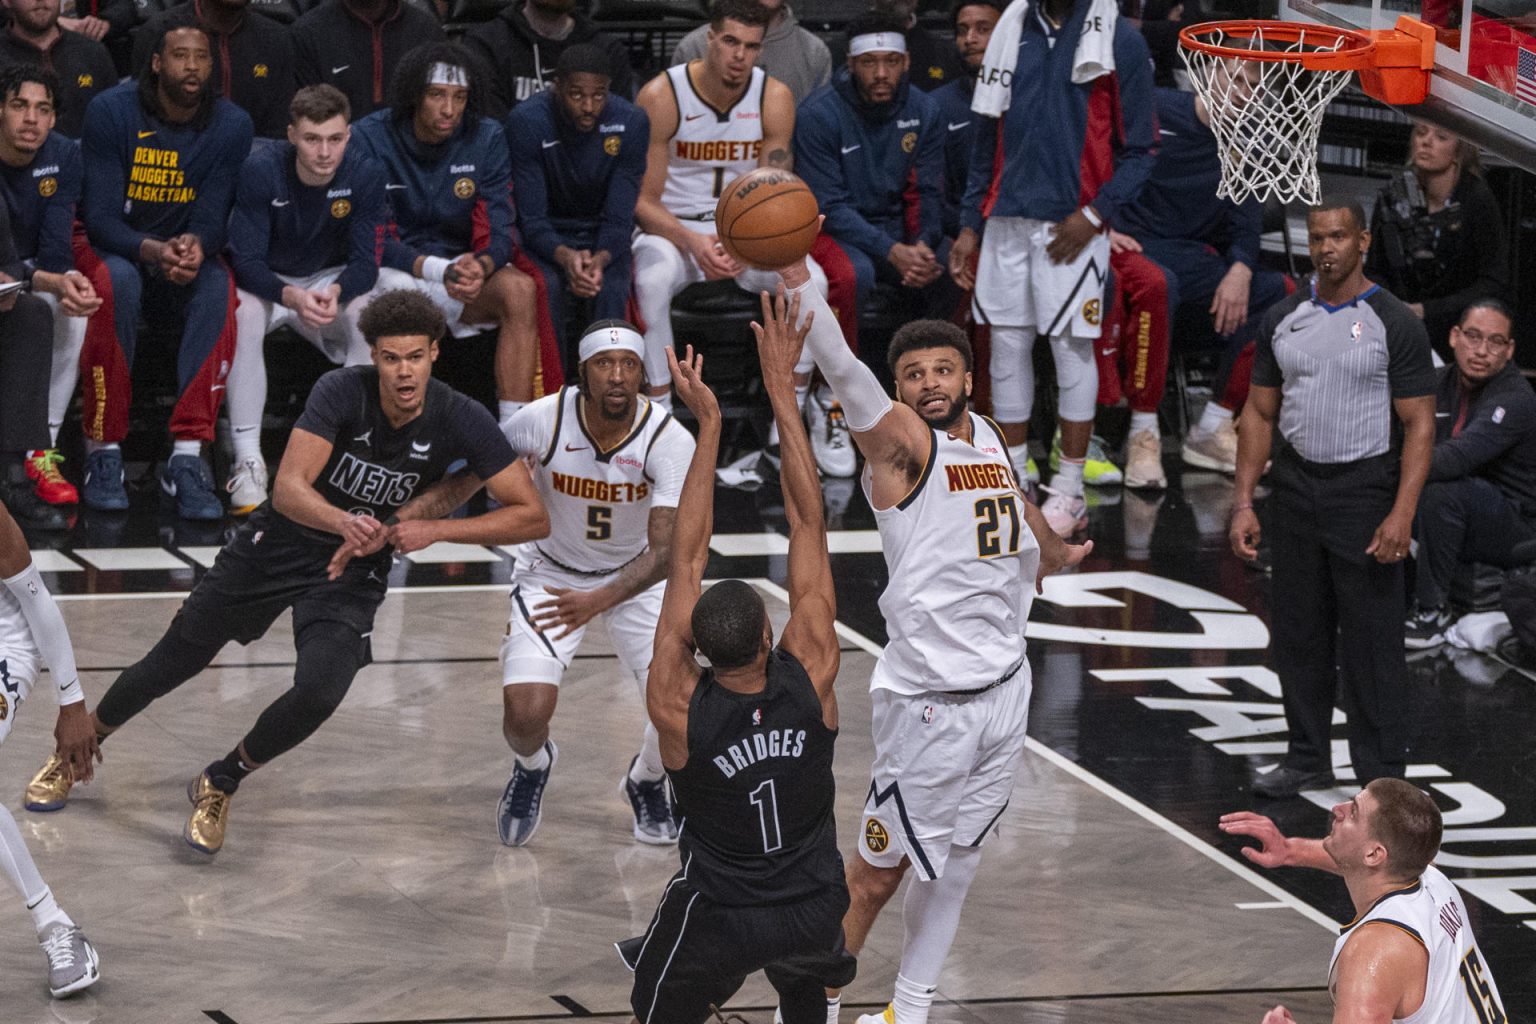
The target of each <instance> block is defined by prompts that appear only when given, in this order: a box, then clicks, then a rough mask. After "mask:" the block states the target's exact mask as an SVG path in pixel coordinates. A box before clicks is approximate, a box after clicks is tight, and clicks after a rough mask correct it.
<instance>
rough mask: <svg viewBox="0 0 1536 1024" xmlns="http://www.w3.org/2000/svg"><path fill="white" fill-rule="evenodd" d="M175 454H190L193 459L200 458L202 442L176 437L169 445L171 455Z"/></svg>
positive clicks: (201, 455)
mask: <svg viewBox="0 0 1536 1024" xmlns="http://www.w3.org/2000/svg"><path fill="white" fill-rule="evenodd" d="M177 455H190V456H192V457H193V458H194V459H200V458H202V457H203V442H201V441H183V440H180V439H179V438H178V439H177V440H176V442H175V443H174V444H172V445H171V457H172V458H174V457H176V456H177Z"/></svg>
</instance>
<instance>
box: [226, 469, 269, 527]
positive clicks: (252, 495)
mask: <svg viewBox="0 0 1536 1024" xmlns="http://www.w3.org/2000/svg"><path fill="white" fill-rule="evenodd" d="M224 489H225V490H226V491H228V492H229V514H230V515H234V516H248V515H250V514H251V513H252V512H254V511H256V509H257V507H258V506H259V505H260V504H261V503H262V502H264V501H266V500H267V464H266V462H264V461H263V460H262V459H261V457H260V456H253V455H248V456H246V457H245V458H243V459H241V460H239V461H238V462H236V463H235V468H234V471H233V472H232V473H231V474H230V476H229V482H228V483H226V484H225V485H224Z"/></svg>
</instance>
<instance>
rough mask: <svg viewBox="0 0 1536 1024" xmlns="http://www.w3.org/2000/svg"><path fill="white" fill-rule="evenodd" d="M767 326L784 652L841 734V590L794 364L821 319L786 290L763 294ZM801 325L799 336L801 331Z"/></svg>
mask: <svg viewBox="0 0 1536 1024" xmlns="http://www.w3.org/2000/svg"><path fill="white" fill-rule="evenodd" d="M762 299H763V322H762V323H760V324H759V323H754V324H753V325H752V333H753V334H756V335H757V353H758V359H759V361H760V362H761V364H762V368H763V384H764V385H765V386H766V387H767V389H768V400H769V402H770V403H771V404H772V406H773V418H774V422H776V423H777V424H778V426H779V447H780V452H781V454H782V456H783V462H782V465H781V468H780V472H779V479H780V481H781V482H782V485H783V488H784V513H785V516H786V517H787V518H788V519H789V622H788V624H787V625H785V627H784V636H783V640H782V646H783V648H784V649H785V650H786V651H788V652H789V653H790V654H793V655H794V656H795V657H796V658H797V659H799V661H800V664H801V665H803V666H805V671H806V673H807V674H808V675H810V677H811V684H812V685H813V686H815V687H816V693H817V695H818V696H820V697H821V704H822V715H823V720H824V721H825V722H826V724H827V728H829V729H835V728H837V700H836V698H835V697H834V696H833V689H832V684H833V683H834V682H836V680H837V669H838V663H839V658H840V657H841V655H840V652H839V650H838V643H837V630H836V629H835V628H834V623H835V622H836V621H837V591H836V588H835V587H833V585H832V565H831V562H830V561H829V559H828V557H827V524H826V522H825V521H824V520H823V519H822V515H821V481H820V479H819V478H818V477H817V475H816V461H815V459H814V458H812V456H811V442H810V439H809V438H808V437H806V435H805V424H804V422H803V421H802V419H801V417H800V408H799V406H798V405H797V404H796V402H795V382H794V369H795V363H796V362H797V361H798V360H799V359H800V347H801V346H802V345H803V344H804V343H805V335H806V332H807V331H809V330H810V329H811V327H812V326H813V324H814V322H815V314H807V315H806V317H805V319H804V320H801V319H800V296H799V295H796V296H795V297H794V298H793V299H788V298H787V297H786V295H785V293H784V288H783V286H782V285H781V286H780V287H779V294H778V296H777V297H776V298H775V299H774V300H772V302H771V303H770V301H769V299H768V293H767V292H764V293H763V295H762ZM796 323H798V324H799V325H800V326H799V328H798V329H797V328H796V327H795V324H796Z"/></svg>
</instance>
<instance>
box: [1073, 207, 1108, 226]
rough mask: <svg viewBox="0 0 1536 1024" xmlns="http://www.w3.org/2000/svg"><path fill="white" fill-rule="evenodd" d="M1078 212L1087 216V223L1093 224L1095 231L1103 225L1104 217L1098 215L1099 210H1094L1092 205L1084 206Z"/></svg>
mask: <svg viewBox="0 0 1536 1024" xmlns="http://www.w3.org/2000/svg"><path fill="white" fill-rule="evenodd" d="M1078 212H1080V213H1081V214H1082V215H1083V216H1084V217H1087V218H1088V223H1089V224H1092V225H1093V227H1094V230H1095V231H1097V230H1098V229H1100V228H1102V227H1103V226H1104V218H1103V217H1100V216H1099V211H1097V210H1095V209H1094V208H1093V207H1091V206H1084V207H1083V208H1082V209H1081V210H1079V211H1078Z"/></svg>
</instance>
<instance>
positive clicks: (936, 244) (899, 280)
mask: <svg viewBox="0 0 1536 1024" xmlns="http://www.w3.org/2000/svg"><path fill="white" fill-rule="evenodd" d="M901 25H902V22H901V20H900V19H898V18H895V17H893V16H891V15H888V14H865V15H862V16H861V17H859V18H856V19H855V20H854V21H853V22H852V23H850V24H849V26H848V39H849V47H848V66H847V67H846V68H841V69H839V70H838V72H837V74H835V75H834V76H833V77H832V83H831V84H830V85H829V86H827V87H826V88H824V89H822V90H820V91H819V92H817V93H816V94H815V95H814V96H812V97H811V98H810V99H808V100H806V101H805V103H804V104H802V105H801V107H800V111H799V113H798V119H797V123H796V125H795V166H796V170H797V171H798V172H799V174H800V176H801V177H802V178H804V179H805V183H806V184H807V185H809V186H810V188H811V191H812V192H814V193H815V194H816V201H817V202H818V203H820V204H821V212H822V214H823V215H824V216H825V217H826V222H825V223H824V224H823V225H822V233H821V237H820V238H818V239H817V242H816V247H815V248H814V249H812V250H811V251H812V254H813V255H814V256H815V257H816V260H817V261H818V262H819V263H821V265H822V266H824V267H828V268H832V267H835V266H838V265H840V264H851V267H852V270H853V275H854V280H855V290H854V292H855V306H854V309H853V310H852V311H850V312H849V313H845V312H844V311H843V310H838V313H839V320H840V324H841V326H842V328H843V334H844V336H845V337H846V338H848V342H849V345H850V346H851V347H853V348H854V349H855V350H857V348H858V315H857V311H858V310H861V309H863V308H864V305H865V302H866V301H867V299H868V296H869V293H870V292H871V291H872V290H873V289H874V287H875V281H876V280H880V281H885V282H887V283H890V284H893V285H898V286H900V287H902V288H905V289H910V290H911V291H912V292H913V293H914V297H917V296H918V293H920V299H919V301H920V303H921V305H922V309H921V311H920V313H919V315H921V316H940V317H947V315H948V314H949V313H950V312H952V311H953V307H954V302H955V301H956V299H957V298H958V296H957V295H956V294H955V293H954V292H953V291H952V290H950V291H948V292H945V291H944V290H943V289H941V288H938V287H935V286H937V285H939V284H940V283H941V282H942V281H944V280H945V279H946V274H945V272H944V262H943V261H944V260H946V259H947V258H948V249H947V247H946V246H945V245H944V128H943V126H942V125H941V124H940V123H939V114H938V111H937V108H936V107H935V105H934V103H933V101H932V100H931V99H929V97H928V95H927V94H926V93H923V92H919V91H918V90H916V89H913V88H911V86H910V83H909V82H908V79H907V67H908V56H907V53H906V51H905V46H906V43H905V40H904V39H903V37H902V34H901ZM828 273H829V275H830V276H832V277H837V276H839V275H838V274H837V272H836V271H835V270H831V269H829V271H828ZM946 300H947V301H948V305H949V308H944V304H945V302H946ZM834 308H835V307H834Z"/></svg>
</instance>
